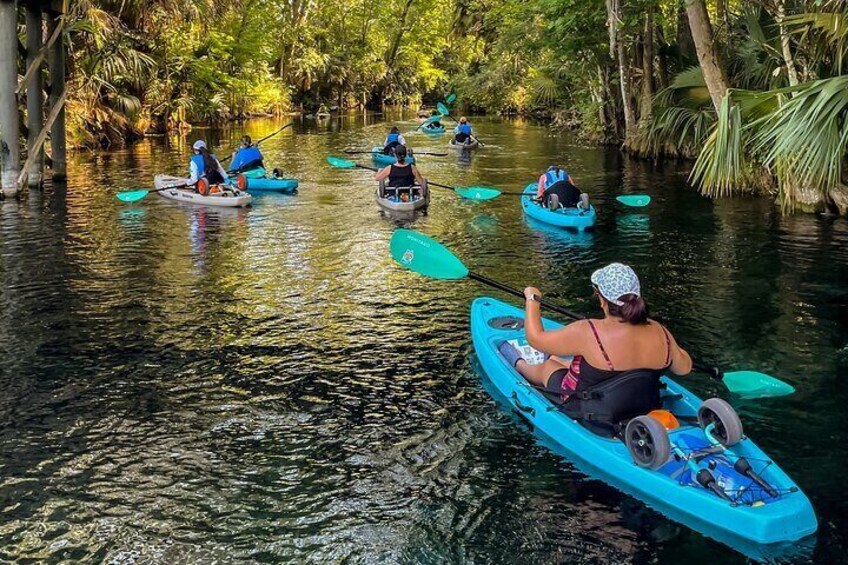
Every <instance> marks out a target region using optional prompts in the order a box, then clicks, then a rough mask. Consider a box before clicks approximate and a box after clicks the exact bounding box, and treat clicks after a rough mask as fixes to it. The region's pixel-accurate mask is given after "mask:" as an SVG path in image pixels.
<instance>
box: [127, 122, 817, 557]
mask: <svg viewBox="0 0 848 565" xmlns="http://www.w3.org/2000/svg"><path fill="white" fill-rule="evenodd" d="M440 115H443V114H440ZM433 117H438V116H433ZM433 117H431V118H429V119H428V121H429V124H427V125H428V126H429V125H433V124H438V127H443V126H441V124H440V123H439V122H438V121H437V120H433ZM468 143H475V144H476V143H477V140H476V139H475V138H474V132H473V130H472V128H471V125H470V124H469V123H468V120H467V119H466V118H464V117H463V118H461V119H460V120H459V122H458V124H457V126H456V128H455V130H454V138H453V139H452V140H451V144H468ZM257 145H258V144H254V143H253V142H252V140H251V138H250V137H249V136H244V137H243V138H242V140H241V144H240V145H239V147H238V148H237V149H236V150H235V151H234V152H233V153H232V155H231V156H230V157H229V158H230V159H232V162H231V164H230V168H229V170H227V169H225V168H224V166H223V164H222V162H221V161H219V160H218V158H217V157H216V156H215V155H214V154H213V153H211V152H210V151H209V149H208V147H207V145H206V143H205V142H204V141H203V140H197V141H195V142H194V144H193V146H192V149H193V153H192V155H191V157H190V159H189V163H188V165H189V177H188V179H180V178H178V177H164V176H161V177H157V179H156V191H158V192H160V194H162V195H163V196H166V197H170V198H174V199H177V200H186V201H194V202H197V200H195V198H196V197H195V196H194V195H199V196H202V197H204V198H206V200H204V201H203V202H202V203H213V202H212V200H213V199H217V200H215V202H214V204H216V205H233V206H240V205H246V204H245V202H246V203H249V202H250V200H249V198H250V195H249V194H247V192H246V191H247V190H250V189H252V188H253V187H257V186H267V185H268V184H267V183H272V182H276V181H280V182H282V181H284V180H293V179H283V178H282V173H280V172H279V171H278V170H276V169H275V170H274V171H273V172H272V173H271V174H270V175H268V174H267V173H266V169H265V165H264V162H263V155H262V152H261V151H260V150H259V148H258V147H257ZM475 146H476V145H475ZM348 152H351V153H356V152H358V153H371V155H372V157H373V159H374V161H375V162H377V163H379V164H381V165H384V166H383V167H382V168H372V167H368V166H365V165H359V164H356V163H354V162H352V161H348V160H345V159H339V158H332V157H331V158H329V159H328V160H329V161H330V163H331V164H333V166H336V167H340V168H354V167H358V168H365V169H369V170H372V171H375V174H374V177H373V178H374V180H375V181H376V182H377V183H378V187H377V191H376V199H377V203H378V204H379V205H380V206H381V207H382V208H383V209H385V210H389V211H395V212H398V211H403V212H406V211H417V210H422V209H426V207H427V206H428V204H429V201H430V187H431V186H435V187H440V188H445V189H448V190H451V191H453V192H455V193H456V194H458V195H460V196H461V197H463V198H471V199H476V200H487V199H491V198H494V197H496V196H498V195H500V194H504V193H503V192H501V191H499V190H497V189H492V188H484V187H472V188H465V189H462V188H458V187H450V186H445V185H440V184H438V183H435V182H433V181H428V180H427V179H426V178H425V177H424V176H423V175H422V173H421V171H420V170H419V169H418V167H417V165H416V163H415V157H414V155H413V154H412V150H411V149H409V148H408V147H407V141H406V139H405V137H404V135H403V134H402V133H401V132H400V130H399V129H398V128H397V127H392V128H391V129H390V130H389V133H388V135H387V136H386V138H385V141H384V142H383V144H382V147H380V146H377V147H374V148H373V150H371V151H370V152H367V151H348ZM420 154H421V153H419V155H420ZM445 155H446V154H445ZM234 179H235V180H236V185H237V186H233V180H234ZM263 183H265V184H263ZM294 183H295V184H294V187H295V188H296V186H297V181H296V180H295V181H294ZM136 192H139V191H136ZM140 192H145V193H146V192H149V191H140ZM506 194H511V195H516V196H519V197H520V200H521V206H522V209H523V210H524V212H525V213H526V214H527V215H528V216H530V217H532V218H534V219H538V220H541V221H543V222H546V223H548V224H552V225H555V226H559V227H567V228H574V229H577V230H583V229H588V228H591V227H592V226H594V223H595V218H596V212H595V209H594V206H593V205H592V204H591V203H590V199H589V195H588V194H587V193H585V192H583V191H581V190H580V188H578V186H577V181H576V180H575V179H574V177H572V175H571V174H569V173H568V171H567V170H566V169H565V168H564V167H563V166H562V165H559V164H552V165H551V166H549V167H548V168H547V169H546V170H544V171H542V172H541V174H540V176H539V177H538V178H537V179H536V180H535V181H534V182H531V183H529V184H528V185H527V186H526V188H525V189H524V190H523V191H522V192H513V193H506ZM142 196H143V195H142ZM646 198H647V197H646ZM122 199H123V198H122ZM124 200H125V201H132V200H133V198H127V199H124ZM649 200H650V199H649V198H647V200H644V199H640V200H639V203H638V204H633V205H638V206H644V205H645V204H646V203H647V202H648V201H649ZM620 201H622V202H624V201H623V200H620ZM225 202H227V203H225ZM390 248H391V254H392V256H393V258H394V259H395V260H396V261H397V262H398V263H400V264H401V265H403V266H404V267H406V268H409V269H411V270H413V271H415V272H418V273H420V274H424V275H427V276H431V277H433V278H436V279H443V280H444V279H460V278H466V277H467V278H471V279H474V280H476V281H478V282H481V283H483V284H487V285H489V286H492V287H494V288H496V289H498V290H500V291H503V292H507V293H509V294H513V295H515V296H519V297H521V298H523V300H524V307H523V309H519V308H516V307H514V306H511V305H509V304H506V303H504V302H502V301H500V300H497V299H495V298H490V297H481V298H478V299H476V300H475V301H474V302H473V304H472V306H471V336H472V341H473V344H474V350H475V353H476V355H477V358H478V360H479V364H480V367H481V368H482V369H483V371H484V373H485V374H486V376H487V377H488V378H489V379H490V381H491V383H492V384H493V385H494V387H495V389H496V390H497V391H498V393H499V394H500V396H501V397H502V401H504V402H506V403H507V404H508V406H509V407H510V409H511V410H512V411H513V412H514V413H515V414H517V415H518V416H520V417H521V418H523V419H525V420H527V421H528V422H529V423H530V424H531V428H532V429H533V430H535V431H537V432H538V433H539V434H540V435H541V436H543V437H545V438H546V439H550V440H553V442H554V443H555V444H556V446H557V447H558V448H561V449H562V450H563V451H564V452H565V453H566V454H567V456H568V457H569V459H571V460H572V461H573V462H574V463H575V464H576V465H577V466H578V467H579V468H580V469H581V470H584V471H585V472H587V473H588V474H590V475H593V476H596V477H598V478H601V479H603V480H605V481H607V482H609V483H610V484H612V485H614V486H616V487H618V488H620V489H621V490H623V491H625V492H627V493H630V494H633V495H635V496H638V497H639V498H641V499H642V500H643V501H645V502H646V503H648V504H649V505H651V506H652V507H654V508H656V509H658V510H660V511H661V512H663V513H665V514H667V515H669V516H671V517H673V518H675V519H677V520H679V521H682V522H684V523H686V524H688V525H690V526H691V527H693V528H695V529H698V530H699V531H702V532H704V533H707V534H708V535H711V536H713V537H716V538H718V539H720V540H721V541H725V542H726V543H728V544H729V545H731V546H733V547H736V548H737V549H740V550H741V551H743V552H745V553H748V554H750V552H749V551H748V549H747V548H748V546H746V545H744V544H748V543H753V544H758V545H770V544H777V543H783V542H794V541H796V540H799V539H801V538H803V537H805V536H808V535H809V534H812V533H813V532H815V531H816V529H817V526H818V524H817V520H816V516H815V513H814V511H813V509H812V505H811V504H810V501H809V499H808V498H807V497H806V495H804V493H803V492H802V491H801V490H800V488H799V487H798V486H797V485H796V484H795V483H794V482H793V481H792V479H791V478H789V476H787V475H786V474H785V473H784V472H783V471H782V470H781V469H780V468H779V467H778V465H777V464H776V463H774V462H773V461H772V460H771V459H769V458H768V456H767V455H766V454H765V453H763V452H762V451H761V450H760V449H759V447H757V445H756V444H754V442H753V441H752V440H751V439H749V438H747V437H746V436H745V435H744V433H743V427H742V422H741V420H740V418H739V416H738V415H737V413H736V412H735V410H734V409H733V408H732V406H731V405H730V404H729V403H728V402H726V401H724V400H721V399H719V398H709V399H707V400H706V401H702V400H701V399H699V398H698V397H696V396H695V395H694V394H692V393H691V392H689V391H688V390H687V389H686V388H684V387H682V386H681V385H679V384H678V383H677V382H675V381H674V380H672V378H670V376H669V375H674V376H685V375H688V374H689V373H691V372H693V371H698V372H703V373H707V374H708V375H710V376H712V377H714V378H717V379H720V380H721V381H722V382H723V383H724V384H725V385H726V386H727V388H728V389H729V390H730V391H731V392H733V393H736V394H741V395H744V396H747V397H748V398H756V397H757V396H779V395H782V394H791V392H793V391H794V389H793V388H792V387H791V386H789V385H786V384H785V383H782V382H780V381H778V380H777V379H774V377H770V376H768V375H764V374H763V373H758V372H755V371H737V372H733V373H724V372H723V371H721V370H720V369H718V368H715V367H710V366H707V365H705V364H703V363H699V362H697V361H696V360H693V358H692V355H691V354H690V353H689V351H687V348H684V347H683V346H682V345H681V344H680V343H679V342H678V341H677V339H676V338H675V336H674V335H673V333H672V332H671V331H670V330H669V329H668V328H667V327H666V325H665V324H663V323H660V322H659V321H657V320H655V319H652V318H651V317H650V316H649V309H648V304H647V301H646V299H645V298H644V296H643V288H642V285H641V282H640V280H639V277H638V275H637V274H636V272H635V271H634V270H633V268H631V267H630V266H628V265H626V264H623V263H617V262H616V263H610V264H608V265H606V266H604V267H602V268H600V269H597V270H595V271H594V272H593V273H592V274H591V276H590V280H589V282H590V284H591V288H592V292H593V299H594V302H595V304H596V305H597V308H598V310H599V312H600V315H599V316H598V317H597V318H586V317H584V316H581V315H578V314H574V313H572V312H570V311H568V310H565V309H562V308H558V307H556V306H554V305H551V304H549V303H547V302H546V301H544V300H543V298H542V297H543V294H542V292H541V291H540V290H539V289H538V288H536V287H533V286H529V287H527V288H525V289H524V291H523V292H522V291H518V290H516V289H511V288H510V287H508V286H506V285H503V284H501V283H498V282H496V281H493V280H491V279H488V278H487V277H484V276H482V275H479V274H476V273H473V272H471V271H469V270H468V269H467V268H466V267H465V266H464V265H463V264H462V263H461V262H460V261H459V259H458V258H456V257H455V256H453V255H452V254H451V253H450V252H449V251H448V250H447V249H446V248H444V246H442V245H441V244H439V243H438V242H436V241H433V240H431V239H429V238H427V237H426V236H424V235H423V234H419V233H417V232H414V231H411V230H405V229H399V230H396V231H395V233H394V235H393V236H392V238H391V244H390ZM543 307H544V308H549V309H552V310H554V311H556V312H559V313H560V314H563V315H565V316H568V317H570V318H572V319H574V320H575V321H574V322H573V323H570V324H567V325H562V324H560V323H558V322H555V321H553V320H550V319H546V318H543V316H542V308H543ZM740 543H741V544H743V546H744V547H743V546H740V545H739V544H740ZM754 553H757V552H754ZM757 554H758V553H757Z"/></svg>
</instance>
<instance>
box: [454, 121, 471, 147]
mask: <svg viewBox="0 0 848 565" xmlns="http://www.w3.org/2000/svg"><path fill="white" fill-rule="evenodd" d="M453 133H454V139H455V140H456V142H457V143H465V142H466V141H468V140H469V139H471V124H469V123H468V118H466V117H465V116H463V117H461V118H459V123H458V124H457V125H456V127H455V128H454V130H453Z"/></svg>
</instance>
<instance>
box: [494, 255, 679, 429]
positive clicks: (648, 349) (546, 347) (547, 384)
mask: <svg viewBox="0 0 848 565" xmlns="http://www.w3.org/2000/svg"><path fill="white" fill-rule="evenodd" d="M591 281H592V287H593V288H594V290H595V295H596V296H597V297H598V301H599V303H600V306H601V310H602V311H603V313H604V317H603V318H601V319H587V320H580V321H578V322H573V323H571V324H568V325H567V326H565V327H564V328H560V329H557V330H545V329H544V328H543V327H542V313H541V305H540V303H539V300H540V299H541V296H542V293H541V291H540V290H539V289H537V288H534V287H527V288H526V289H524V296H525V300H526V302H525V313H526V317H525V320H524V329H525V331H526V335H527V342H528V343H529V344H530V346H531V347H533V348H534V349H537V350H539V351H541V352H542V353H544V354H547V355H549V357H548V359H547V360H546V361H545V362H544V363H541V364H539V365H530V364H528V363H527V362H525V361H524V360H523V359H522V358H521V355H520V354H519V352H518V350H517V349H515V348H514V347H513V346H512V345H511V344H510V343H509V342H504V343H502V344H501V345H500V346H499V348H498V349H499V351H500V352H501V354H502V355H503V356H504V358H506V360H507V361H508V362H509V363H511V364H512V365H513V366H514V367H515V368H516V369H517V370H518V372H519V373H521V374H522V375H524V377H525V378H526V379H527V380H528V381H530V382H531V383H533V384H536V385H538V386H540V387H544V389H545V390H546V392H550V393H554V394H559V395H560V396H561V397H562V399H563V400H566V399H568V397H569V396H571V395H573V394H575V393H581V392H583V391H586V390H587V389H589V388H591V387H595V386H596V385H598V384H600V383H611V382H612V381H614V380H615V379H618V378H620V377H621V378H623V377H627V378H632V377H633V376H634V375H636V374H637V373H639V374H640V375H641V376H642V377H645V376H647V377H648V378H647V379H646V382H647V383H648V384H647V386H649V387H650V386H655V387H656V393H657V394H656V398H659V396H658V395H659V392H658V391H659V381H658V379H659V377H660V376H661V375H662V374H663V373H664V372H666V371H671V372H672V373H674V374H675V375H686V374H688V373H689V372H690V371H691V370H692V358H691V357H689V354H688V353H687V352H686V351H685V350H684V349H682V348H681V347H680V346H679V345H677V342H676V341H675V340H674V337H672V335H671V334H670V333H669V332H668V330H667V329H665V328H664V327H663V326H662V325H661V324H659V323H657V322H655V321H653V320H651V319H649V318H648V306H647V304H646V303H645V300H644V299H643V298H642V295H641V287H640V284H639V278H638V277H637V276H636V273H635V272H634V271H633V269H631V268H630V267H628V266H627V265H623V264H621V263H611V264H610V265H607V266H606V267H604V268H602V269H598V270H597V271H595V272H594V273H592V277H591ZM562 357H571V359H567V358H566V359H563V358H562ZM646 373H647V375H646ZM651 377H656V379H652V378H651ZM652 383H653V384H652ZM632 392H633V391H632V390H630V391H629V393H630V394H632ZM647 393H648V394H646V398H650V397H651V391H650V390H649V391H647ZM630 400H632V399H630ZM609 402H611V403H613V404H614V403H615V395H613V394H610V398H609ZM610 412H611V413H615V406H612V405H611V406H610Z"/></svg>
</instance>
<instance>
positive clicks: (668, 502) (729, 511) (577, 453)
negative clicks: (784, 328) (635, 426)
mask: <svg viewBox="0 0 848 565" xmlns="http://www.w3.org/2000/svg"><path fill="white" fill-rule="evenodd" d="M523 324H524V310H521V309H519V308H516V307H514V306H511V305H509V304H506V303H504V302H501V301H500V300H497V299H494V298H486V297H484V298H478V299H476V300H475V301H474V302H473V303H472V305H471V334H472V339H473V342H474V350H475V351H476V353H477V358H478V360H479V364H480V366H481V368H482V370H483V371H484V372H485V374H486V376H487V377H488V380H490V381H491V385H492V387H493V388H494V389H495V391H496V392H497V393H499V395H501V396H502V397H503V399H505V401H506V402H508V403H509V406H510V408H511V409H512V410H513V411H514V412H515V413H516V414H518V415H519V416H521V417H522V418H523V419H525V420H526V421H527V422H528V423H530V424H531V427H532V429H533V430H534V431H535V432H536V433H537V435H538V436H539V437H540V439H542V440H543V442H548V443H549V444H550V445H551V447H553V448H554V449H555V451H556V452H557V453H561V454H562V455H564V456H565V457H567V458H568V459H569V460H570V461H572V462H573V463H574V464H575V465H576V466H577V467H578V468H579V469H580V470H581V471H583V472H585V473H586V474H588V475H590V476H592V477H594V478H599V479H601V480H603V481H605V482H607V483H609V484H611V485H613V486H614V487H616V488H618V489H620V490H622V491H624V492H625V493H627V494H630V495H632V496H635V497H637V498H639V499H640V500H642V501H643V502H645V503H646V504H648V505H650V506H651V507H653V508H655V509H657V510H658V511H660V512H662V513H663V514H665V515H667V516H669V517H670V518H672V519H675V520H677V521H679V522H682V523H684V524H686V525H687V526H689V527H692V528H694V529H696V530H698V531H700V532H702V533H705V534H707V535H709V536H711V537H714V538H716V539H719V540H720V541H723V542H725V543H728V545H731V546H734V543H737V542H738V543H739V544H752V543H753V544H757V546H758V547H759V546H760V545H759V544H778V545H780V544H786V543H787V542H793V541H796V540H799V539H801V538H803V537H805V536H808V535H809V534H812V533H813V532H815V531H816V529H817V527H818V524H817V521H816V516H815V513H814V512H813V508H812V505H811V504H810V501H809V500H808V499H807V497H806V495H805V494H804V493H803V492H802V491H801V490H800V489H799V488H798V486H797V485H796V484H795V483H794V482H793V481H792V479H790V478H789V477H788V476H787V475H786V474H785V473H784V472H783V471H782V470H781V469H780V467H778V466H777V464H776V463H774V462H773V461H772V460H771V459H769V457H768V456H767V455H766V454H765V453H763V452H762V451H761V450H760V449H759V448H758V447H757V446H756V445H755V444H754V442H753V441H751V440H750V439H748V438H747V437H745V436H744V435H742V436H741V437H742V439H741V441H739V443H736V444H735V445H733V446H732V447H725V446H723V445H720V444H717V443H715V442H714V441H713V442H711V441H708V440H710V439H712V438H709V437H707V433H706V432H705V431H704V430H702V429H701V427H700V426H699V425H698V424H697V413H698V408H699V407H700V406H701V405H702V402H701V400H700V399H698V398H697V397H696V396H695V395H693V394H692V393H691V392H689V391H688V390H686V389H685V388H683V387H682V386H680V385H679V384H677V383H676V382H674V381H673V380H671V379H669V378H668V377H663V382H664V383H665V385H666V388H665V389H664V390H663V393H662V394H663V408H664V409H665V410H668V411H670V412H671V413H672V414H674V415H675V416H676V417H677V418H678V420H679V422H680V426H679V427H677V428H674V429H671V430H669V431H668V432H667V434H668V439H669V441H670V445H671V452H670V454H671V455H670V456H669V458H668V459H667V460H665V463H663V461H662V460H661V461H659V463H658V466H655V468H656V470H653V469H652V468H649V467H644V466H639V465H637V464H635V463H634V459H633V457H632V456H631V454H630V452H629V451H628V448H627V446H626V445H625V443H624V442H623V441H622V440H621V439H619V438H617V437H609V436H602V435H598V434H596V433H594V432H592V431H590V430H589V429H587V428H586V427H584V426H583V425H581V424H580V423H578V421H576V420H573V419H572V418H570V417H569V416H567V415H566V414H565V413H564V412H563V411H561V410H560V409H558V407H557V406H556V405H555V404H554V402H553V401H552V399H554V400H557V401H558V398H559V397H558V396H556V397H549V396H547V394H546V393H543V392H541V391H539V390H537V389H535V388H532V387H531V386H530V385H529V383H528V382H527V381H526V380H525V379H524V377H522V376H521V375H520V374H519V373H518V372H517V371H516V370H515V369H513V368H512V367H511V366H510V365H509V364H508V363H507V362H506V361H505V360H504V358H503V357H502V356H501V355H500V353H499V352H498V349H497V348H498V346H499V345H500V344H501V343H502V342H503V341H510V342H511V343H513V345H516V346H517V347H519V348H522V347H524V346H527V341H526V339H525V336H524V329H523ZM543 324H544V327H545V329H556V328H558V327H561V324H558V323H556V322H553V321H551V320H548V319H545V320H544V322H543ZM527 348H529V346H527ZM525 351H526V352H529V353H532V352H533V350H532V349H528V350H525ZM537 353H538V352H537ZM714 400H715V399H714ZM661 429H664V428H661ZM707 429H709V426H708V427H707ZM740 433H741V428H740ZM743 457H744V459H745V460H746V461H747V462H749V463H750V467H751V469H752V470H753V471H754V472H755V473H757V474H758V475H759V477H760V478H761V480H763V481H764V482H765V484H766V485H768V486H769V487H770V488H769V489H766V488H765V487H763V486H760V485H761V483H756V482H755V481H754V480H753V479H751V478H749V475H743V474H741V473H740V472H737V471H736V468H735V467H734V462H735V461H738V460H739V458H743ZM699 468H709V469H711V472H712V474H713V475H714V476H715V477H716V481H717V485H718V488H720V489H721V491H722V492H723V493H724V495H726V497H724V495H720V494H718V493H716V492H715V491H713V490H708V489H707V488H706V487H704V486H701V484H699V482H698V481H697V478H696V477H695V476H694V474H695V472H696V471H697V470H698V469H699ZM768 490H771V492H768ZM772 547H773V546H772Z"/></svg>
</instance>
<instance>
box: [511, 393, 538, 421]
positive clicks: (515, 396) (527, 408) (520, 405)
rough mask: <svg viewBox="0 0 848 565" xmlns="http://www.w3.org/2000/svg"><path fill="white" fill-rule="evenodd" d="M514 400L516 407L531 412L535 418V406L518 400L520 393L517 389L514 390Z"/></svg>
mask: <svg viewBox="0 0 848 565" xmlns="http://www.w3.org/2000/svg"><path fill="white" fill-rule="evenodd" d="M512 401H513V402H514V403H515V407H516V408H518V409H519V410H521V411H522V412H527V413H528V414H530V415H531V416H533V417H534V418H535V417H536V409H535V408H533V407H532V406H527V405H526V404H521V401H520V400H518V393H517V392H515V391H513V392H512Z"/></svg>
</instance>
